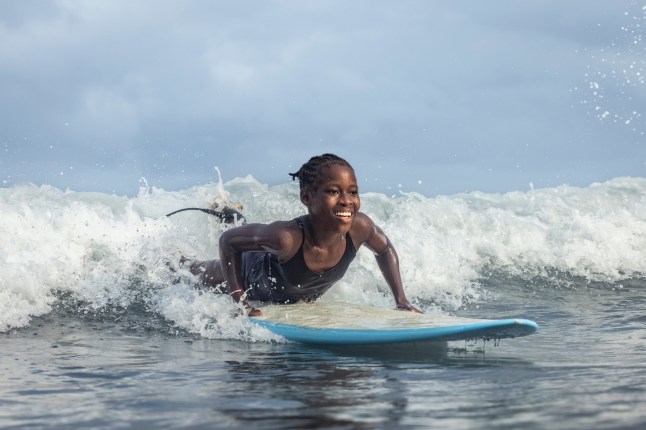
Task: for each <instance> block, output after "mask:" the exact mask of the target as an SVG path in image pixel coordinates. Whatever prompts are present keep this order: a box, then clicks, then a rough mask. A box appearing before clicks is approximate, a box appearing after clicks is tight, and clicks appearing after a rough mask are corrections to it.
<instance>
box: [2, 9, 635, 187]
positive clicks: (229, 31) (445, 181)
mask: <svg viewBox="0 0 646 430" xmlns="http://www.w3.org/2000/svg"><path fill="white" fill-rule="evenodd" d="M626 12H627V14H626ZM643 14H644V12H643V11H642V9H641V8H640V7H639V4H637V3H635V2H634V1H617V2H613V3H612V5H610V4H609V3H608V2H605V1H582V0H581V1H573V2H567V3H562V2H557V1H529V2H522V3H518V2H514V1H503V2H497V3H496V4H495V5H493V4H489V3H486V4H485V3H482V2H479V1H468V2H460V3H455V2H450V1H440V2H425V1H406V2H400V3H397V4H396V5H395V4H393V3H391V2H373V1H357V2H341V1H311V2H309V1H308V2H300V1H274V2H265V1H258V2H205V1H184V2H173V1H155V2H153V1H140V2H134V3H133V2H126V1H111V2H88V1H78V0H77V1H71V0H66V1H51V2H40V1H39V2H34V1H24V2H4V3H2V4H1V5H0V16H1V18H0V85H2V88H3V90H2V91H1V92H0V144H2V145H3V146H4V153H3V158H4V160H3V161H0V166H2V169H3V170H4V171H6V172H7V173H6V174H5V175H6V177H5V178H2V179H3V180H4V181H5V184H12V183H17V182H21V181H32V182H37V183H38V182H45V183H52V184H54V185H56V186H61V187H63V188H65V187H67V186H71V187H73V188H75V187H81V188H83V187H96V188H94V189H96V190H99V191H101V190H113V189H116V190H118V192H121V193H133V192H136V190H137V189H138V186H139V184H138V181H139V177H140V176H146V177H149V179H150V180H149V182H150V183H151V184H152V185H155V186H162V187H165V188H171V189H177V188H181V187H186V186H190V185H195V183H196V181H198V182H205V181H209V180H212V179H213V166H215V165H219V166H220V167H221V168H222V171H223V174H224V175H225V177H232V176H245V175H247V174H252V175H254V176H255V177H257V178H258V179H259V180H261V181H267V182H282V181H284V180H285V179H286V171H287V170H289V168H290V166H294V165H300V163H302V162H304V161H305V160H306V159H307V158H309V156H311V155H313V154H316V153H321V152H326V151H332V152H339V153H340V154H341V155H344V156H346V157H347V158H348V159H350V161H352V162H353V164H355V167H357V166H358V167H359V168H358V171H360V172H361V171H363V172H365V173H366V176H367V177H370V178H373V179H374V178H377V179H378V180H376V181H375V180H373V179H371V180H370V181H367V182H368V185H369V186H373V185H374V187H375V189H384V187H385V188H388V187H390V188H392V187H393V184H394V186H395V187H396V186H397V185H398V184H399V183H403V184H405V186H410V187H411V188H413V189H416V190H420V191H423V192H428V193H437V192H443V193H451V192H457V191H463V190H473V189H481V190H483V191H492V190H499V191H502V190H508V189H516V188H522V187H524V186H525V185H526V184H527V183H528V182H534V183H535V184H536V185H537V186H540V185H541V184H545V185H557V184H558V181H560V180H563V178H564V177H565V176H568V175H570V176H569V177H568V178H567V180H568V181H571V182H574V183H575V184H576V183H579V182H584V181H588V180H590V179H591V178H592V179H594V178H597V179H604V178H602V177H601V176H599V175H596V176H595V173H594V170H595V169H596V171H597V172H598V171H600V169H599V166H600V165H601V164H602V163H604V162H606V161H607V159H608V157H609V156H613V155H612V154H609V152H612V151H609V150H608V148H609V147H613V148H615V151H614V152H615V153H620V152H622V151H623V152H624V153H626V152H630V153H632V154H634V156H633V157H632V158H633V159H634V161H632V162H630V161H628V162H626V161H623V162H620V163H616V166H617V167H616V168H613V169H612V170H611V171H608V173H607V175H614V174H636V173H639V172H640V171H641V170H639V166H642V168H643V159H644V158H646V156H644V149H643V147H641V146H639V145H636V143H635V142H637V141H639V139H642V140H643V134H640V133H642V132H643V130H644V127H643V125H644V124H643V117H642V116H641V112H639V110H640V109H641V106H643V105H644V104H643V102H644V84H643V80H642V81H640V80H639V76H643V74H642V75H637V74H636V73H638V72H639V73H642V72H641V71H640V70H642V69H643V63H638V62H637V61H638V59H639V58H641V57H643V45H642V44H641V43H642V42H641V40H638V39H636V37H637V34H638V33H637V32H636V30H635V29H636V28H637V27H636V25H637V24H639V23H642V24H643ZM622 26H623V28H626V29H628V30H622ZM631 26H632V27H631ZM635 42H638V43H635ZM602 52H603V53H604V55H602V56H600V55H599V54H600V53H602ZM623 54H626V55H625V56H622V55H623ZM640 56H641V57H640ZM602 57H603V58H605V61H601V60H600V58H602ZM620 57H621V58H620ZM631 65H632V66H633V67H632V69H631V68H630V66H631ZM636 67H637V68H636ZM640 68H641V69H640ZM623 69H625V70H627V71H628V72H627V73H623V72H622V70H623ZM631 70H632V72H631ZM612 72H614V75H613V73H612ZM586 73H587V76H586ZM630 73H633V74H632V75H630ZM628 75H630V79H631V82H632V84H631V85H628V84H627V83H626V79H627V76H628ZM593 81H594V82H597V83H598V84H599V85H601V86H602V87H603V88H602V89H603V94H601V92H598V93H597V94H596V95H595V94H592V93H591V92H590V88H589V86H590V84H591V83H592V82H593ZM602 96H603V97H602ZM593 105H596V106H599V107H600V108H599V109H603V111H602V113H601V115H602V114H603V112H605V111H608V112H610V114H609V115H617V116H616V118H619V119H617V120H616V121H615V122H614V123H610V121H606V120H604V119H602V118H601V119H600V118H599V115H600V114H599V113H598V112H597V111H596V110H595V108H596V106H593ZM627 119H630V124H628V125H627V124H625V121H626V120H627ZM610 142H612V145H611V144H610ZM28 153H30V154H33V155H30V156H27V155H26V154H28ZM614 157H619V155H614ZM640 157H641V158H642V161H641V163H642V164H639V162H640V161H639V159H640ZM584 159H585V160H588V161H590V168H589V170H588V171H584V169H582V168H581V169H578V170H577V172H578V173H576V175H575V174H570V173H569V171H568V167H567V166H568V165H570V164H572V163H573V162H575V161H578V160H584ZM48 166H49V167H48ZM384 166H387V167H384ZM70 167H71V169H70ZM385 171H387V173H384V172H385ZM493 171H495V172H498V173H496V175H497V176H496V178H493V176H492V175H493V174H492V173H490V172H493ZM61 172H65V174H64V175H60V173H61ZM88 175H89V176H88ZM380 176H381V177H380ZM505 177H507V178H510V180H508V181H506V180H505ZM88 178H91V179H88ZM98 178H101V180H104V181H105V183H101V182H98ZM491 178H492V179H491ZM420 181H421V182H422V184H424V185H420V184H419V182H420ZM116 183H119V184H120V185H119V186H118V187H117V186H115V184H116ZM431 183H434V184H440V185H433V186H431V185H429V184H431ZM128 184H130V185H128Z"/></svg>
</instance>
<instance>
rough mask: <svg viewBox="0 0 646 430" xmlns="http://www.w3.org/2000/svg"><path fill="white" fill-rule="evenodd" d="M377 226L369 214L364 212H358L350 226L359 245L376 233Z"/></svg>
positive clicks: (351, 234) (353, 239)
mask: <svg viewBox="0 0 646 430" xmlns="http://www.w3.org/2000/svg"><path fill="white" fill-rule="evenodd" d="M376 228H377V226H376V225H375V223H374V221H373V220H372V219H371V218H370V217H369V216H368V215H366V214H364V213H363V212H357V213H356V214H355V216H354V219H353V220H352V227H351V228H350V236H351V237H352V241H353V242H354V244H355V245H356V246H357V247H359V246H360V245H362V244H363V243H365V242H366V241H367V240H368V239H369V238H370V236H372V235H373V234H374V232H375V229H376Z"/></svg>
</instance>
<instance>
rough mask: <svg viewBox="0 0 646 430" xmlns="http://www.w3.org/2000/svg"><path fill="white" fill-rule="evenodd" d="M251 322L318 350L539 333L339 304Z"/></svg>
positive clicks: (513, 323) (501, 322)
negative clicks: (327, 347) (339, 346)
mask: <svg viewBox="0 0 646 430" xmlns="http://www.w3.org/2000/svg"><path fill="white" fill-rule="evenodd" d="M261 309H262V311H263V313H264V315H263V316H262V317H252V318H250V320H251V321H252V322H253V323H255V324H257V325H259V326H261V327H264V328H266V329H267V330H269V331H271V332H273V333H275V334H278V335H280V336H282V337H284V338H286V339H288V340H290V341H294V342H301V343H308V344H318V345H371V344H387V343H402V342H447V341H456V340H472V339H473V340H476V339H483V340H498V339H506V338H514V337H520V336H527V335H530V334H532V333H535V332H536V331H537V330H538V325H537V324H536V323H535V322H534V321H531V320H527V319H520V318H512V319H489V320H485V319H472V318H461V317H454V316H447V315H440V314H416V313H412V312H406V311H397V310H390V309H382V308H375V307H368V306H361V305H355V304H347V303H339V302H327V303H322V302H314V303H297V304H292V305H269V306H265V307H262V308H261Z"/></svg>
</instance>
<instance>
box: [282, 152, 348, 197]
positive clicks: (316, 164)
mask: <svg viewBox="0 0 646 430" xmlns="http://www.w3.org/2000/svg"><path fill="white" fill-rule="evenodd" d="M332 164H339V165H342V166H346V167H349V168H350V169H351V170H352V171H354V169H353V168H352V166H351V165H350V163H348V162H347V161H345V160H344V159H343V158H341V157H339V156H337V155H334V154H323V155H316V156H314V157H312V158H310V159H309V161H308V162H307V163H305V164H303V165H302V166H301V168H300V169H298V171H297V172H296V173H290V174H289V175H290V176H291V177H292V180H293V181H295V180H296V179H298V184H299V186H300V189H301V192H303V191H310V190H312V189H314V188H316V186H317V185H318V182H319V181H320V178H319V174H320V171H321V168H323V167H326V166H330V165H332Z"/></svg>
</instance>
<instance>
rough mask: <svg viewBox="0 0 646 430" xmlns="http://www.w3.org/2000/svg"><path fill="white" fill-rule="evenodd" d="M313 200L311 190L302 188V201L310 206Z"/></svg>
mask: <svg viewBox="0 0 646 430" xmlns="http://www.w3.org/2000/svg"><path fill="white" fill-rule="evenodd" d="M311 202H312V195H311V194H310V192H309V190H301V203H303V204H304V205H305V206H307V207H308V208H309V207H310V203H311Z"/></svg>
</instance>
